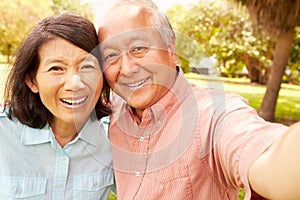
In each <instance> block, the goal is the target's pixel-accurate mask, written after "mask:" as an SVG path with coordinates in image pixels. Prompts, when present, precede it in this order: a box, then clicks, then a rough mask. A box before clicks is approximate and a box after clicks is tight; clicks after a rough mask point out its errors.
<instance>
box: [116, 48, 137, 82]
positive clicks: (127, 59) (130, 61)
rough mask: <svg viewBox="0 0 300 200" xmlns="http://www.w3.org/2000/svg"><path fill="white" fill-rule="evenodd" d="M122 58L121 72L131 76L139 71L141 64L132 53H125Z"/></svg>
mask: <svg viewBox="0 0 300 200" xmlns="http://www.w3.org/2000/svg"><path fill="white" fill-rule="evenodd" d="M120 59H121V70H120V74H122V75H124V76H131V75H133V74H134V73H136V72H138V70H139V64H138V62H137V60H136V59H135V58H133V56H132V55H130V53H129V52H127V53H124V54H123V55H122V56H121V58H120Z"/></svg>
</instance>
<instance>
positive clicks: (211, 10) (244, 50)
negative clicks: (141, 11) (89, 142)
mask: <svg viewBox="0 0 300 200" xmlns="http://www.w3.org/2000/svg"><path fill="white" fill-rule="evenodd" d="M167 15H168V16H169V18H170V20H171V23H172V25H173V26H174V29H175V30H176V31H177V32H180V33H181V34H182V35H185V36H186V37H189V38H193V40H195V41H197V42H198V44H199V45H200V46H201V47H203V49H205V50H206V51H207V54H208V55H211V56H213V57H214V58H215V59H216V60H217V63H216V66H217V67H219V68H220V71H221V72H222V73H223V74H225V75H226V76H230V77H236V76H238V75H239V74H240V73H243V70H245V66H246V65H247V64H248V63H246V62H245V59H244V58H245V57H247V58H249V59H256V60H257V63H259V64H258V65H255V66H254V67H255V68H257V70H258V71H260V72H261V71H264V70H265V68H266V67H268V66H269V65H270V64H271V59H272V58H271V55H272V51H273V46H274V42H273V41H272V39H271V37H269V36H268V35H266V34H265V33H264V32H263V31H262V28H261V27H260V26H257V24H256V23H255V22H253V21H251V20H249V18H250V15H249V14H248V12H247V10H246V8H245V7H243V6H241V7H240V8H237V7H236V6H235V5H233V4H229V3H228V1H209V2H207V1H199V2H198V3H197V4H195V5H190V6H189V7H184V6H181V5H176V6H174V7H172V8H171V9H169V10H168V11H167ZM178 43H179V44H178V47H179V51H180V52H190V51H191V53H190V54H189V55H188V56H191V57H194V56H196V54H195V53H194V52H193V49H191V48H190V47H191V46H189V45H187V44H181V43H182V42H181V41H178ZM202 55H203V53H202ZM185 58H186V59H187V58H188V59H189V60H193V58H189V57H185ZM257 81H258V80H257Z"/></svg>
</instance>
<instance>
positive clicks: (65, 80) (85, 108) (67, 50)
mask: <svg viewBox="0 0 300 200" xmlns="http://www.w3.org/2000/svg"><path fill="white" fill-rule="evenodd" d="M39 58H40V64H39V67H38V70H37V74H36V77H35V79H33V80H30V79H29V78H28V77H27V78H26V84H27V85H28V86H29V88H30V89H31V91H32V92H34V93H38V94H39V95H40V98H41V101H42V103H43V104H44V105H45V107H46V108H47V109H48V110H49V111H50V112H51V113H52V114H53V123H52V124H51V127H52V128H55V127H53V126H58V125H59V126H68V125H71V126H76V128H77V130H80V129H81V128H82V126H83V125H84V123H85V122H86V120H87V119H88V117H89V115H90V113H91V112H92V111H93V109H94V107H95V105H96V103H97V101H98V99H99V97H100V93H101V89H102V86H103V76H102V71H101V69H100V66H99V63H98V61H97V59H96V58H95V57H94V56H92V55H91V54H90V53H89V52H86V51H84V50H83V49H81V48H79V47H77V46H75V45H73V44H72V43H70V42H68V41H66V40H64V39H60V38H58V39H54V40H51V41H49V42H47V43H45V44H44V45H43V46H42V47H41V48H40V50H39Z"/></svg>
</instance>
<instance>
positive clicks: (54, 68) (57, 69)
mask: <svg viewBox="0 0 300 200" xmlns="http://www.w3.org/2000/svg"><path fill="white" fill-rule="evenodd" d="M61 70H62V68H61V67H58V66H53V67H50V69H49V71H61Z"/></svg>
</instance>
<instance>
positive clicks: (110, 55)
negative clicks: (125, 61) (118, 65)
mask: <svg viewBox="0 0 300 200" xmlns="http://www.w3.org/2000/svg"><path fill="white" fill-rule="evenodd" d="M117 57H118V54H116V53H111V54H108V55H107V56H105V57H104V59H103V61H113V60H115V59H117Z"/></svg>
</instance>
